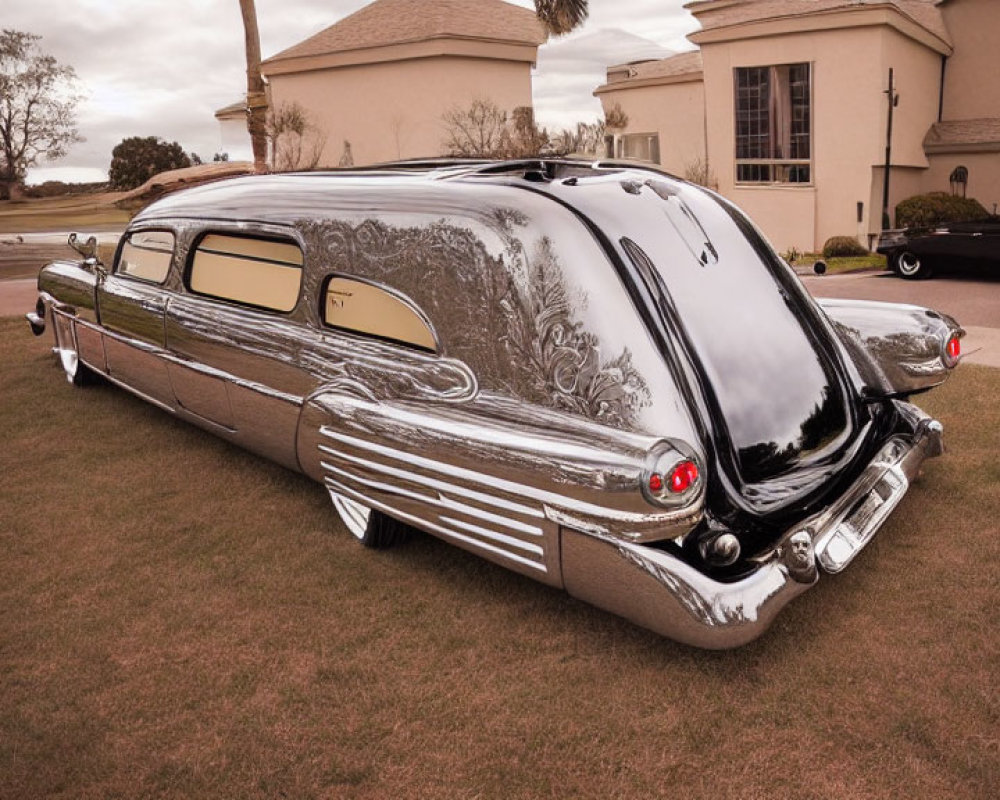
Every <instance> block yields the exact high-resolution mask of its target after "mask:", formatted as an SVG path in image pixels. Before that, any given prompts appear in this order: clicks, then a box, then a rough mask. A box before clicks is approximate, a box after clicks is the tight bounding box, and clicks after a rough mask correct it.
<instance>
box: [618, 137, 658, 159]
mask: <svg viewBox="0 0 1000 800" xmlns="http://www.w3.org/2000/svg"><path fill="white" fill-rule="evenodd" d="M615 156H616V157H617V158H631V159H634V160H635V161H648V162H650V163H651V164H659V163H660V135H659V134H658V133H626V134H623V135H621V136H617V137H615Z"/></svg>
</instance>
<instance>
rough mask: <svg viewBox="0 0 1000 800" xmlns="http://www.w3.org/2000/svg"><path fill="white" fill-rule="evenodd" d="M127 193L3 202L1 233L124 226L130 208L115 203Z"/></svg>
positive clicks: (0, 216) (116, 227) (77, 195)
mask: <svg viewBox="0 0 1000 800" xmlns="http://www.w3.org/2000/svg"><path fill="white" fill-rule="evenodd" d="M123 195H124V192H104V193H101V194H74V195H64V196H60V197H40V198H29V199H26V200H18V201H15V202H10V201H2V202H0V234H2V233H32V232H35V231H64V230H69V231H93V230H108V229H119V228H124V227H125V226H126V225H127V224H128V221H129V219H130V215H129V213H128V211H124V210H122V209H120V208H117V207H116V206H115V205H114V202H115V200H118V199H119V198H121V197H122V196H123Z"/></svg>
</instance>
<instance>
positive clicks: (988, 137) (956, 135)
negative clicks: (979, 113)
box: [924, 117, 1000, 153]
mask: <svg viewBox="0 0 1000 800" xmlns="http://www.w3.org/2000/svg"><path fill="white" fill-rule="evenodd" d="M924 152H926V153H974V152H1000V117H986V118H982V119H958V120H950V121H948V122H935V123H934V124H933V125H931V127H930V130H929V131H927V135H926V136H925V137H924Z"/></svg>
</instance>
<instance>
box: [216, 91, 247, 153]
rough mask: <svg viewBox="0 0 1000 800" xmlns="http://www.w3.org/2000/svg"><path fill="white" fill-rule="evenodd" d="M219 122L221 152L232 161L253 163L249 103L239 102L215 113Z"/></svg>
mask: <svg viewBox="0 0 1000 800" xmlns="http://www.w3.org/2000/svg"><path fill="white" fill-rule="evenodd" d="M215 118H216V119H217V120H218V121H219V152H220V153H225V154H226V155H227V156H229V160H230V161H253V149H252V148H251V147H250V134H249V133H247V103H246V100H237V101H236V102H235V103H230V104H229V105H228V106H223V107H222V108H220V109H219V110H218V111H216V112H215Z"/></svg>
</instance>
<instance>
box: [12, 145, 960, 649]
mask: <svg viewBox="0 0 1000 800" xmlns="http://www.w3.org/2000/svg"><path fill="white" fill-rule="evenodd" d="M81 250H83V255H84V256H85V257H84V258H83V260H82V261H80V262H56V263H53V264H49V265H48V266H46V267H45V268H43V270H42V271H41V274H40V276H39V280H38V285H39V290H40V298H39V302H38V306H37V309H36V311H35V312H34V313H32V314H29V315H28V317H29V321H30V323H31V326H32V327H33V329H34V330H35V332H36V333H41V332H42V331H43V330H44V329H45V328H46V327H49V328H51V329H52V331H53V333H54V335H55V348H54V349H55V353H56V354H57V356H58V359H59V361H60V362H61V364H62V367H63V369H64V370H65V372H66V376H67V377H68V379H69V381H70V382H71V383H73V384H83V383H86V382H87V381H88V380H89V379H91V378H94V377H95V376H100V377H103V378H104V379H106V380H108V381H111V382H112V383H114V384H117V385H119V386H121V387H124V388H126V389H128V390H129V391H131V392H133V393H135V394H137V395H139V396H140V397H142V398H145V399H146V400H148V401H149V402H151V403H153V404H155V405H156V406H158V407H159V408H161V409H163V410H164V411H166V412H168V413H170V414H174V415H177V416H178V417H181V418H183V419H185V420H188V421H190V422H192V423H194V424H196V425H199V426H201V427H203V428H205V429H206V430H209V431H211V432H213V433H215V434H217V435H219V436H221V437H223V438H225V439H227V440H229V441H231V442H235V443H237V444H239V445H242V446H244V447H246V448H249V449H250V450H253V451H256V452H257V453H260V454H262V455H264V456H266V457H268V458H270V459H273V460H274V461H276V462H278V463H280V464H283V465H285V466H286V467H288V468H290V469H293V470H299V471H301V472H303V473H304V474H306V475H308V476H309V477H311V478H313V479H315V480H316V481H317V482H319V483H321V484H322V485H323V486H324V487H325V488H326V489H327V490H328V492H329V493H330V496H331V498H332V500H333V504H334V506H335V507H336V509H337V511H338V512H339V513H340V515H341V517H342V518H343V521H344V523H345V525H346V527H347V528H348V529H349V530H350V531H351V532H352V533H353V534H354V535H355V536H356V537H357V538H358V539H359V540H360V541H361V542H362V543H363V544H365V545H368V546H370V547H383V546H387V545H390V544H392V543H394V542H396V541H398V540H399V539H401V538H403V537H404V536H405V535H406V534H407V532H408V531H410V530H411V529H412V528H417V529H420V530H422V531H425V532H427V533H430V534H433V535H435V536H439V537H441V538H442V539H445V540H447V541H448V542H452V543H454V544H455V545H458V546H459V547H463V548H466V549H468V550H470V551H472V552H474V553H477V554H479V555H481V556H483V557H484V558H487V559H490V560H491V561H494V562H496V563H498V564H502V565H503V566H505V567H509V568H510V569H512V570H516V571H517V572H520V573H523V574H525V575H529V576H531V577H533V578H536V579H538V580H539V581H542V582H543V583H546V584H549V585H551V586H554V587H559V588H562V589H565V590H566V591H567V592H569V593H570V594H571V595H573V596H574V597H577V598H582V599H583V600H585V601H587V602H590V603H593V604H594V605H597V606H599V607H601V608H604V609H607V610H610V611H612V612H614V613H616V614H619V615H622V616H624V617H626V618H628V619H630V620H632V621H634V622H636V623H638V624H639V625H643V626H646V627H648V628H650V629H652V630H654V631H657V632H659V633H661V634H664V635H667V636H670V637H673V638H675V639H678V640H680V641H683V642H687V643H690V644H694V645H697V646H701V647H708V648H725V647H732V646H736V645H739V644H742V643H744V642H747V641H749V640H751V639H753V638H755V637H756V636H758V635H759V634H760V633H761V632H763V631H764V630H765V629H766V628H767V627H768V625H769V624H770V623H771V621H772V620H773V618H774V616H775V614H776V613H777V612H778V611H779V610H780V609H781V608H782V607H783V606H784V605H785V604H786V603H788V601H789V600H791V599H792V598H793V597H795V596H796V595H798V594H800V593H801V592H803V591H805V590H806V589H808V588H809V587H810V586H812V585H813V584H814V583H815V582H816V581H817V580H818V576H819V574H820V573H836V572H839V571H840V570H842V569H844V567H846V566H847V564H848V563H849V562H850V561H851V560H852V559H853V558H854V557H855V556H856V555H857V554H858V552H859V551H860V550H861V549H862V548H863V547H864V546H865V545H866V543H867V542H868V541H869V540H870V539H871V538H872V536H873V535H874V534H875V532H876V531H877V530H878V529H879V527H880V526H881V525H882V523H883V522H884V520H885V519H886V517H887V516H888V515H889V513H890V512H891V511H892V510H893V508H894V507H895V506H896V505H897V503H899V501H900V499H901V498H902V497H903V495H904V494H905V493H906V491H907V489H908V487H909V485H910V482H911V480H912V479H913V478H914V476H916V474H917V472H918V470H919V468H920V465H921V462H922V461H923V460H924V459H925V458H927V457H929V456H934V455H937V454H939V453H940V452H941V425H940V424H939V423H937V422H936V421H934V420H933V419H931V418H929V417H928V416H927V415H925V414H924V413H923V412H921V411H920V410H919V409H918V408H916V407H915V406H913V405H911V404H910V403H908V402H907V401H906V398H907V397H908V396H909V395H911V394H913V393H915V392H919V391H922V390H925V389H928V388H930V387H932V386H935V385H937V384H939V383H940V382H941V381H943V380H944V379H945V378H946V377H947V376H948V374H949V371H950V370H951V369H952V368H953V367H954V366H955V364H956V363H957V361H958V360H959V338H960V337H961V336H962V334H963V331H962V330H961V328H960V327H959V326H958V325H957V324H956V323H955V322H954V320H952V319H950V318H948V317H946V316H944V315H942V314H937V313H935V312H933V311H929V310H926V309H923V308H916V307H912V306H895V305H886V304H879V303H865V302H847V301H831V302H823V301H821V302H816V301H814V300H813V299H812V298H811V297H810V296H809V295H808V294H807V293H806V291H805V290H804V289H803V287H802V286H801V285H800V284H799V282H798V281H797V279H796V277H795V275H794V274H793V273H792V271H791V270H790V269H789V268H788V267H787V265H785V264H784V263H783V262H782V261H781V260H780V259H779V258H778V257H777V256H776V255H775V253H774V251H773V250H772V249H771V248H770V247H769V246H768V245H767V243H766V242H765V241H764V239H763V238H762V236H761V234H760V233H759V232H758V231H757V230H756V229H755V228H754V226H753V225H752V224H751V223H750V222H749V220H748V219H747V218H746V217H745V216H744V215H743V214H741V213H740V212H739V211H738V210H737V209H736V208H735V207H734V206H732V205H731V204H729V203H728V202H727V201H725V200H724V199H722V198H721V197H719V196H718V195H715V194H713V193H711V192H709V191H706V190H705V189H702V188H700V187H698V186H694V185H691V184H688V183H685V182H683V181H680V180H677V179H674V178H671V177H669V176H667V175H665V174H663V173H660V172H657V171H654V170H650V169H643V168H637V167H635V166H629V165H622V164H614V163H598V164H589V163H582V162H575V161H566V160H543V161H527V162H501V163H490V162H486V163H468V162H466V163H458V162H452V163H448V162H446V163H438V162H428V163H423V164H420V163H416V164H412V163H411V164H402V165H394V166H387V167H382V168H379V169H370V170H355V171H349V172H335V173H331V172H326V173H308V174H286V175H271V176H255V177H248V178H238V179H234V180H229V181H223V182H219V183H215V184H211V185H207V186H202V187H198V188H193V189H190V190H187V191H184V192H180V193H177V194H174V195H170V196H167V197H165V198H162V199H160V200H159V201H157V202H155V203H153V204H152V205H150V206H148V207H147V208H146V209H145V210H143V211H142V212H141V213H139V214H138V215H137V216H136V217H135V218H134V219H133V221H132V222H131V224H130V225H129V227H128V229H127V230H126V232H125V234H124V235H123V236H122V238H121V241H120V243H119V245H118V249H117V253H116V254H115V257H114V262H113V263H112V264H110V265H107V266H105V265H102V264H100V263H98V262H97V260H96V259H95V258H94V257H93V254H92V252H91V251H90V250H88V249H87V248H86V247H81ZM902 568H904V567H903V566H902V565H900V569H902Z"/></svg>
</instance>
